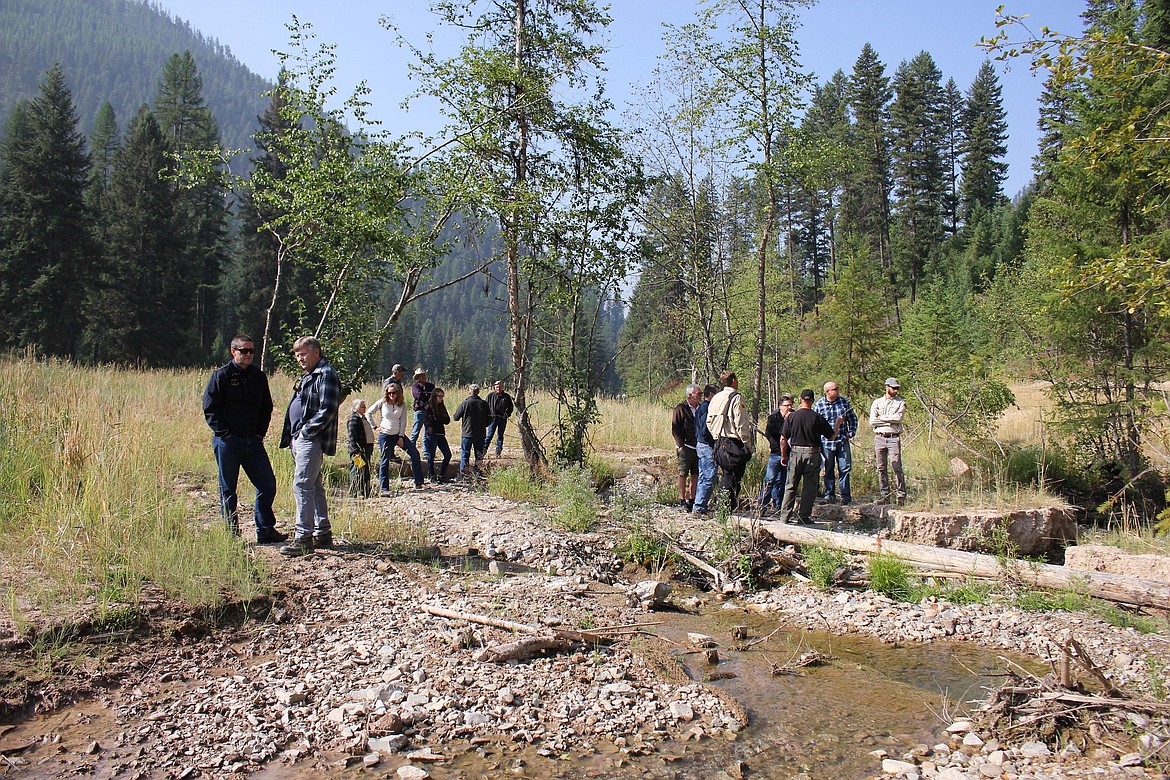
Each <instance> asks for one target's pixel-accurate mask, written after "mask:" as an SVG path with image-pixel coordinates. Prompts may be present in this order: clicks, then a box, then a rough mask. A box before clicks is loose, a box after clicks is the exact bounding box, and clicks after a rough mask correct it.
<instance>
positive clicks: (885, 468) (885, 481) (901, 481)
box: [869, 377, 906, 506]
mask: <svg viewBox="0 0 1170 780" xmlns="http://www.w3.org/2000/svg"><path fill="white" fill-rule="evenodd" d="M900 389H901V386H900V385H899V384H898V380H897V379H896V378H894V377H890V378H888V379H887V380H886V394H885V395H883V396H882V397H880V398H875V399H874V402H873V403H872V404H870V406H869V424H870V427H872V428H873V454H874V457H875V458H876V459H877V471H878V488H879V489H880V490H881V494H882V497H881V502H882V503H886V504H888V503H889V502H890V474H889V469H890V468H891V467H892V468H893V469H894V479H895V480H896V481H897V498H898V504H899V506H900V505H902V504H904V503H906V475H905V474H903V473H902V418H903V417H904V416H905V414H906V401H905V400H904V399H902V398H901V397H899V395H898V393H899V391H900Z"/></svg>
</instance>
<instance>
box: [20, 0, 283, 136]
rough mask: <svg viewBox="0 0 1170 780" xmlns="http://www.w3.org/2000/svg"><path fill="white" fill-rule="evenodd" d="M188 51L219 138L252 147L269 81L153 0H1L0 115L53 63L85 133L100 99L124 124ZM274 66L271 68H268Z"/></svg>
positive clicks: (34, 87)
mask: <svg viewBox="0 0 1170 780" xmlns="http://www.w3.org/2000/svg"><path fill="white" fill-rule="evenodd" d="M188 49H189V50H190V51H191V54H192V55H193V56H194V58H195V62H196V63H197V64H198V66H199V73H200V75H201V76H202V77H203V96H204V98H205V99H206V100H207V103H208V105H209V106H211V110H212V112H213V113H214V114H215V118H216V120H217V121H218V122H219V126H220V132H221V134H222V136H223V142H224V143H225V144H226V145H227V146H228V147H232V148H251V147H252V141H251V137H250V136H251V134H252V132H253V130H254V129H255V125H256V117H257V116H258V115H259V114H260V113H261V112H262V111H263V110H264V105H265V103H266V100H265V99H264V98H263V97H261V93H263V92H264V91H265V90H266V89H268V86H269V85H268V82H267V81H266V80H265V79H263V78H261V77H260V76H257V75H256V74H255V73H252V72H251V71H250V70H248V68H247V67H246V66H245V65H244V64H243V63H241V62H240V61H239V60H237V59H236V58H235V57H233V56H232V54H231V52H230V51H229V50H228V49H227V47H225V46H223V45H221V44H220V43H219V42H218V41H216V40H214V39H209V38H205V37H204V36H203V35H201V34H200V33H199V32H198V31H196V30H193V29H191V27H190V26H189V25H188V24H187V23H186V22H183V21H180V20H176V19H174V18H173V17H171V16H170V15H169V14H168V13H166V12H165V11H163V10H162V9H161V8H160V7H158V6H157V5H155V4H153V3H147V2H139V0H3V2H2V3H0V121H2V119H3V118H4V117H7V116H8V114H9V113H10V112H11V111H12V108H13V106H14V105H16V103H17V102H18V101H19V100H23V99H28V98H30V97H32V96H34V95H35V94H36V91H37V85H38V83H39V82H40V80H41V78H42V76H43V75H44V73H45V71H46V70H48V68H49V66H50V65H52V64H53V62H54V61H59V62H60V63H61V67H62V68H63V70H64V72H65V79H66V81H67V83H68V84H69V88H70V90H71V91H72V92H73V99H74V101H75V102H76V104H77V110H78V115H79V116H80V117H81V123H82V130H83V131H84V132H86V133H88V132H89V130H90V128H91V126H92V123H93V119H94V116H95V114H96V113H97V110H98V109H99V108H100V107H101V105H102V104H103V103H104V102H106V101H107V100H108V101H109V102H110V104H111V105H113V107H114V111H115V112H116V113H117V117H118V126H119V127H120V128H122V129H125V127H126V125H127V124H128V122H129V121H130V119H131V117H133V116H134V114H135V113H136V112H137V111H138V108H139V106H141V105H142V104H143V103H149V102H151V101H152V100H153V99H154V95H155V91H156V89H157V87H158V80H159V76H160V74H161V73H162V67H163V63H164V62H166V60H167V58H168V57H170V56H171V55H172V54H174V53H175V52H180V53H181V52H183V51H185V50H188ZM274 67H275V66H274Z"/></svg>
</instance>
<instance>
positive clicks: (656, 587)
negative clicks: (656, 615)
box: [629, 580, 672, 609]
mask: <svg viewBox="0 0 1170 780" xmlns="http://www.w3.org/2000/svg"><path fill="white" fill-rule="evenodd" d="M671 590H672V588H671V587H670V583H669V582H659V581H658V580H643V581H642V582H639V583H637V584H636V585H634V586H633V587H632V588H631V589H630V594H629V600H630V605H631V606H639V605H640V606H641V607H642V608H643V609H658V608H660V607H662V606H663V605H664V604H665V603H666V599H668V598H669V597H670V593H671Z"/></svg>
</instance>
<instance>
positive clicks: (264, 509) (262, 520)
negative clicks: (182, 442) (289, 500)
mask: <svg viewBox="0 0 1170 780" xmlns="http://www.w3.org/2000/svg"><path fill="white" fill-rule="evenodd" d="M211 449H212V451H213V452H214V453H215V465H216V467H217V468H218V469H219V509H220V512H222V514H223V519H224V522H226V523H227V525H228V528H229V529H230V530H232V531H239V529H240V522H239V518H238V516H237V514H236V506H237V503H238V500H239V499H238V496H237V494H236V488H237V486H238V485H239V483H240V469H241V468H242V469H243V470H244V473H245V474H246V475H247V476H248V480H249V481H250V482H251V483H252V484H253V485H255V486H256V504H255V509H254V519H255V521H256V530H257V531H260V532H265V531H271V530H273V529H275V528H276V515H275V514H274V513H273V511H272V502H273V500H274V499H275V498H276V475H275V474H273V473H272V463H271V462H269V460H268V453H267V452H266V451H265V449H264V438H263V437H261V436H229V437H227V438H226V439H221V438H220V437H218V436H214V437H212V439H211Z"/></svg>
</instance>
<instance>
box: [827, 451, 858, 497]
mask: <svg viewBox="0 0 1170 780" xmlns="http://www.w3.org/2000/svg"><path fill="white" fill-rule="evenodd" d="M831 445H834V446H835V449H833V450H829V449H825V451H824V458H825V496H826V497H829V496H836V495H839V496H841V500H842V501H844V502H846V503H848V502H849V501H852V500H853V494H852V493H851V492H850V490H849V470H850V469H852V468H853V456H852V453H850V451H849V440H848V439H843V440H840V441H835V442H831ZM834 471H836V475H835V476H834V473H833V472H834Z"/></svg>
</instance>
